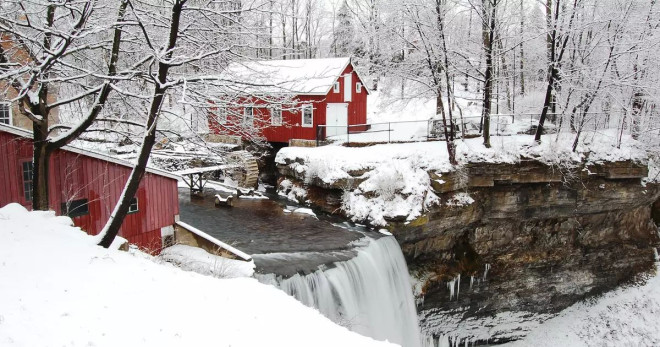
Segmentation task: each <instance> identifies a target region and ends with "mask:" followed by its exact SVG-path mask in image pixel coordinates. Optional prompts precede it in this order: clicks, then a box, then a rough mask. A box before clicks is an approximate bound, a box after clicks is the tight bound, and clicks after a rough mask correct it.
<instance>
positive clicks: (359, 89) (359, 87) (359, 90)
mask: <svg viewBox="0 0 660 347" xmlns="http://www.w3.org/2000/svg"><path fill="white" fill-rule="evenodd" d="M355 92H356V93H358V94H359V93H362V83H360V82H357V83H355Z"/></svg>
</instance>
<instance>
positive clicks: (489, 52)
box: [482, 0, 497, 148]
mask: <svg viewBox="0 0 660 347" xmlns="http://www.w3.org/2000/svg"><path fill="white" fill-rule="evenodd" d="M482 4H483V7H482V8H483V18H484V24H483V33H482V36H483V45H484V54H485V55H486V71H485V73H484V77H485V82H484V100H483V115H482V119H483V131H484V146H486V148H490V114H491V99H492V95H493V34H494V32H495V14H496V10H497V7H496V6H497V3H491V2H490V0H483V2H482ZM486 4H488V6H490V7H487V6H486ZM489 10H490V11H489Z"/></svg>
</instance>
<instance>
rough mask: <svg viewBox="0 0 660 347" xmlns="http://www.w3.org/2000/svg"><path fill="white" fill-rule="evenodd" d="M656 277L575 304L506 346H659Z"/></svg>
mask: <svg viewBox="0 0 660 347" xmlns="http://www.w3.org/2000/svg"><path fill="white" fill-rule="evenodd" d="M659 318H660V277H659V276H657V275H654V276H652V277H650V278H649V279H648V281H647V282H646V283H645V284H644V285H641V286H630V287H624V288H620V289H617V290H615V291H613V292H609V293H607V294H605V295H603V296H602V297H600V298H597V299H593V300H589V301H586V302H580V303H577V304H575V305H573V306H571V307H569V308H567V309H566V310H564V311H562V312H561V313H560V314H559V315H558V316H556V317H554V318H552V319H550V320H547V321H545V322H544V323H543V324H541V325H539V326H538V327H537V328H535V329H534V330H532V331H531V332H530V333H529V334H528V335H527V337H525V338H524V339H523V340H520V341H516V342H514V343H510V344H508V345H507V346H511V347H518V346H530V347H531V346H534V347H542V346H565V347H578V346H659V345H660V319H659Z"/></svg>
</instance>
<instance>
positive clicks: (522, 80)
mask: <svg viewBox="0 0 660 347" xmlns="http://www.w3.org/2000/svg"><path fill="white" fill-rule="evenodd" d="M524 1H525V0H520V40H521V41H520V95H525V50H524V47H523V46H524V43H523V42H524V36H523V35H524V33H525V7H524ZM514 69H515V67H514ZM514 92H515V91H514Z"/></svg>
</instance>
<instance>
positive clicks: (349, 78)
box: [344, 73, 353, 102]
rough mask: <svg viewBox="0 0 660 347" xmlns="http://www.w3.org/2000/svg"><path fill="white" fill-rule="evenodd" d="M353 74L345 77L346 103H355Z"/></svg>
mask: <svg viewBox="0 0 660 347" xmlns="http://www.w3.org/2000/svg"><path fill="white" fill-rule="evenodd" d="M352 85H353V74H352V73H349V74H346V75H344V102H351V101H353V88H351V86H352Z"/></svg>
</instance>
